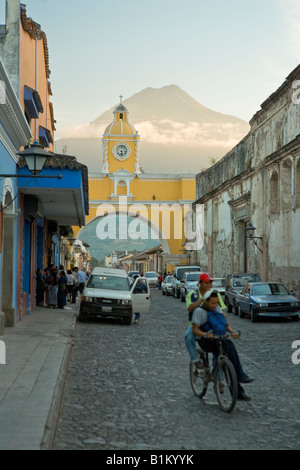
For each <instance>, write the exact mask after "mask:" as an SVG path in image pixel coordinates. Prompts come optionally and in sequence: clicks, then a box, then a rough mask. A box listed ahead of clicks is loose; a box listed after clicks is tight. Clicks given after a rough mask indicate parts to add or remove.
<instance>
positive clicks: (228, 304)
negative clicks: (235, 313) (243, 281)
mask: <svg viewBox="0 0 300 470" xmlns="http://www.w3.org/2000/svg"><path fill="white" fill-rule="evenodd" d="M225 304H226V307H227V312H228V313H231V312H232V307H231V305H230V303H229V300H228V298H227V297H226V299H225Z"/></svg>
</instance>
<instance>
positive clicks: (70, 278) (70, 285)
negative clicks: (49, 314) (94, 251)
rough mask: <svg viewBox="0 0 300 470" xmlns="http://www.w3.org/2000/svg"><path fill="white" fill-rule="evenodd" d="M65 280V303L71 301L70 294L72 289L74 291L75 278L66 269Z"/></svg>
mask: <svg viewBox="0 0 300 470" xmlns="http://www.w3.org/2000/svg"><path fill="white" fill-rule="evenodd" d="M67 278H68V287H67V302H71V301H72V292H73V289H75V284H76V280H75V276H74V275H73V274H72V271H71V269H68V271H67Z"/></svg>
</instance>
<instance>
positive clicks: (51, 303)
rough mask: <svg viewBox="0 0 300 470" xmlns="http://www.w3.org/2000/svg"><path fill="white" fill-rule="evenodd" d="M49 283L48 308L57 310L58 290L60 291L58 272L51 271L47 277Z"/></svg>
mask: <svg viewBox="0 0 300 470" xmlns="http://www.w3.org/2000/svg"><path fill="white" fill-rule="evenodd" d="M46 283H47V297H46V302H47V305H48V307H50V308H57V290H58V287H57V286H58V279H57V270H56V269H51V271H50V272H49V275H48V276H47V277H46Z"/></svg>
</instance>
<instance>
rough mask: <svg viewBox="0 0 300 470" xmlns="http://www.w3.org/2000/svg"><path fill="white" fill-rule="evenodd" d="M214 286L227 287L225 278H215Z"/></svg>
mask: <svg viewBox="0 0 300 470" xmlns="http://www.w3.org/2000/svg"><path fill="white" fill-rule="evenodd" d="M213 287H225V279H215V280H214V282H213Z"/></svg>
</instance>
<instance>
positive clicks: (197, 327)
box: [192, 291, 254, 401]
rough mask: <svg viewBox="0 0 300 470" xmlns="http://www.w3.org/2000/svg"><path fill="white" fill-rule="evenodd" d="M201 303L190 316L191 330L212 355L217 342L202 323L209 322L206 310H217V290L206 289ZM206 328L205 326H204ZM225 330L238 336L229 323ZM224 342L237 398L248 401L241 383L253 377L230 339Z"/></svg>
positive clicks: (216, 349) (214, 352) (249, 380)
mask: <svg viewBox="0 0 300 470" xmlns="http://www.w3.org/2000/svg"><path fill="white" fill-rule="evenodd" d="M203 301H204V302H203V304H202V306H201V307H197V308H195V310H194V312H193V318H192V332H193V335H194V336H195V338H196V340H197V341H198V343H199V345H200V346H201V348H202V349H203V350H204V351H206V352H211V353H213V354H214V355H217V354H218V352H219V350H218V342H217V341H216V340H215V339H214V334H213V332H209V331H206V332H205V328H204V325H207V324H208V322H209V316H208V311H210V312H214V311H217V309H218V306H219V298H218V292H217V291H208V292H206V294H204V297H203ZM206 329H207V328H206ZM227 331H228V332H229V333H230V334H231V336H232V337H233V338H238V336H239V335H238V334H237V333H235V332H234V331H233V329H232V328H231V326H230V325H228V324H227ZM224 341H225V344H226V353H227V356H228V358H229V360H230V361H231V362H232V364H233V366H234V368H235V372H236V376H237V380H238V399H239V400H245V401H249V400H250V397H249V396H248V395H246V393H245V391H244V389H243V387H242V386H241V385H240V384H241V383H243V384H246V383H250V382H252V381H253V380H254V379H252V378H250V377H249V376H248V375H247V374H246V373H245V372H244V370H243V368H242V365H241V362H240V359H239V356H238V353H237V350H236V348H235V346H234V344H233V342H232V341H230V339H225V340H224Z"/></svg>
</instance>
